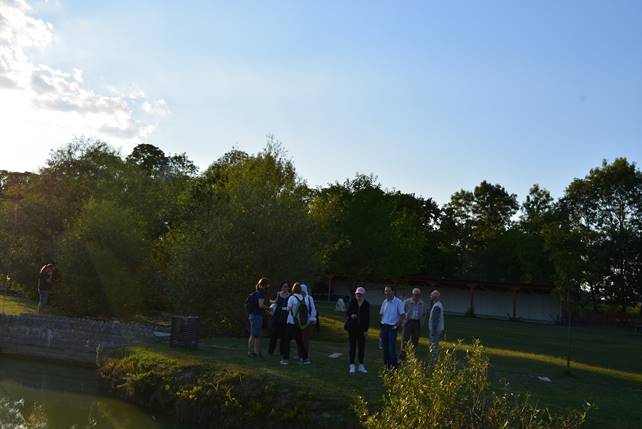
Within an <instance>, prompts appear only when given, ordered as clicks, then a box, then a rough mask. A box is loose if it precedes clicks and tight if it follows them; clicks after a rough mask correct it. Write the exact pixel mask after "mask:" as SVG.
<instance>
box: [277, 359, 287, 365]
mask: <svg viewBox="0 0 642 429" xmlns="http://www.w3.org/2000/svg"><path fill="white" fill-rule="evenodd" d="M279 363H280V364H281V365H287V364H289V363H290V362H288V361H287V360H286V359H283V360H281V362H279Z"/></svg>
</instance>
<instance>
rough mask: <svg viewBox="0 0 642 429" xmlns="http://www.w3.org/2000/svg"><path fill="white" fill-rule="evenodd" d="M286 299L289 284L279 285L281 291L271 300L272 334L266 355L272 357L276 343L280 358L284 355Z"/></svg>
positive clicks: (286, 314) (286, 319) (286, 315)
mask: <svg viewBox="0 0 642 429" xmlns="http://www.w3.org/2000/svg"><path fill="white" fill-rule="evenodd" d="M288 298H290V283H288V282H283V283H281V290H280V291H279V293H278V294H277V295H276V297H275V298H274V300H273V303H274V304H275V308H274V313H273V314H272V333H271V335H270V345H269V347H268V354H269V355H270V356H272V355H273V354H274V350H276V343H277V341H278V342H279V351H280V354H281V357H283V354H284V353H285V352H284V350H285V343H286V341H287V322H288Z"/></svg>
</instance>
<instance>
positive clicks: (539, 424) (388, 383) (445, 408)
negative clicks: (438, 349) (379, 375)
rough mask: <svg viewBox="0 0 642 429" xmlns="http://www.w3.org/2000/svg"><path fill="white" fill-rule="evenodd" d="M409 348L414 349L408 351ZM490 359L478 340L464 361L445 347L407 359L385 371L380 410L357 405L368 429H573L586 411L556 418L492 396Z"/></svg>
mask: <svg viewBox="0 0 642 429" xmlns="http://www.w3.org/2000/svg"><path fill="white" fill-rule="evenodd" d="M411 348H412V347H411ZM488 366H489V360H488V356H487V355H486V353H485V352H484V348H483V347H482V346H481V345H480V344H479V341H476V342H475V343H474V344H473V345H472V346H470V347H469V348H468V349H466V351H465V355H464V356H463V359H460V358H459V357H458V356H456V354H455V351H454V349H447V350H445V351H444V352H443V353H442V354H441V355H440V358H439V360H438V361H437V362H436V363H434V364H432V365H430V366H429V365H427V364H426V363H424V362H422V361H420V360H419V359H417V357H416V356H415V354H414V351H412V350H409V353H408V358H407V360H406V361H405V362H404V364H403V365H402V366H401V367H400V368H399V369H398V370H396V371H389V372H385V373H384V375H383V381H384V384H385V387H386V393H385V395H384V399H383V407H382V409H381V410H380V411H377V412H374V413H373V412H371V411H370V410H369V409H368V404H367V403H366V402H365V401H364V400H363V399H361V400H360V401H359V403H358V405H357V409H358V412H359V414H360V416H361V419H362V422H363V425H364V426H365V427H366V428H367V429H384V428H392V427H394V428H397V429H404V428H408V429H414V428H463V427H469V428H508V427H510V428H533V429H535V428H542V429H545V428H546V429H548V428H577V427H580V426H581V425H582V424H583V423H584V420H585V418H586V411H584V412H575V413H572V414H570V415H567V416H557V415H554V414H553V413H551V412H550V411H548V410H547V409H542V408H540V407H538V406H537V404H535V403H533V402H532V401H530V399H529V398H528V397H521V396H520V395H517V394H513V393H510V392H509V391H508V388H507V387H506V388H505V389H504V390H503V391H500V392H495V391H493V390H491V388H490V382H489V379H488Z"/></svg>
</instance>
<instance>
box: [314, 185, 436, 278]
mask: <svg viewBox="0 0 642 429" xmlns="http://www.w3.org/2000/svg"><path fill="white" fill-rule="evenodd" d="M435 209H436V206H435V205H434V203H432V201H427V200H422V199H419V198H417V197H415V196H414V195H410V194H402V193H400V192H396V191H385V190H383V189H382V188H381V185H380V184H379V183H377V181H376V179H375V178H374V177H373V176H366V175H357V176H356V177H355V178H354V179H351V180H346V181H345V182H344V183H342V184H339V183H336V184H334V185H331V186H329V187H327V188H324V189H321V190H319V191H318V192H317V193H316V195H315V197H314V200H313V201H312V205H311V211H312V216H313V217H314V219H315V221H316V224H317V225H318V228H319V229H320V231H321V233H322V237H323V238H322V240H323V248H322V253H321V261H322V264H323V266H324V268H325V269H326V270H327V271H329V272H332V273H334V274H341V275H348V276H350V277H353V278H359V279H376V280H381V279H389V278H397V277H400V276H404V275H410V274H416V273H418V272H420V271H421V270H422V268H423V267H424V265H425V262H424V259H423V258H424V255H423V251H424V246H425V236H426V233H427V232H428V231H430V230H431V228H432V227H431V225H432V223H433V222H434V218H435V213H434V212H433V210H435Z"/></svg>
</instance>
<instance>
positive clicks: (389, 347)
mask: <svg viewBox="0 0 642 429" xmlns="http://www.w3.org/2000/svg"><path fill="white" fill-rule="evenodd" d="M365 294H366V290H365V289H364V288H363V287H358V288H357V289H356V291H355V296H354V298H352V299H351V300H350V303H349V304H348V310H347V319H346V323H345V329H346V330H347V331H348V334H349V343H350V366H349V370H348V371H349V372H350V373H351V374H353V373H355V372H356V371H357V370H358V371H359V372H362V373H366V372H368V371H367V370H366V368H365V366H364V357H365V344H366V333H367V332H368V329H369V327H370V304H369V303H368V301H367V300H366V299H365ZM384 294H385V299H384V300H383V302H382V303H381V307H380V308H379V315H380V317H381V319H380V322H379V326H380V333H379V339H380V348H381V349H383V362H384V365H385V366H386V368H388V369H394V368H397V365H398V362H399V359H401V360H403V359H405V357H406V348H407V347H408V344H412V346H413V347H414V348H415V349H416V348H417V346H418V345H419V337H420V335H421V331H422V328H423V326H424V325H425V323H426V319H428V338H429V339H430V343H431V349H432V356H433V359H436V358H437V356H438V355H439V339H440V338H441V335H442V334H443V332H444V328H445V325H444V311H443V304H442V303H441V300H440V293H439V291H437V290H434V291H432V293H431V294H430V300H431V303H432V305H431V306H429V305H428V304H427V303H426V302H425V301H424V300H423V299H421V290H420V289H418V288H415V289H413V290H412V297H410V298H408V299H406V300H405V301H402V300H401V299H399V298H398V297H396V296H395V291H394V289H393V288H392V286H386V287H385V288H384ZM400 328H401V330H402V331H403V335H402V341H401V353H400V354H399V356H397V333H398V332H399V330H400ZM357 351H358V359H359V360H358V362H359V366H358V368H357V366H356V361H355V355H356V354H357V353H356V352H357Z"/></svg>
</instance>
